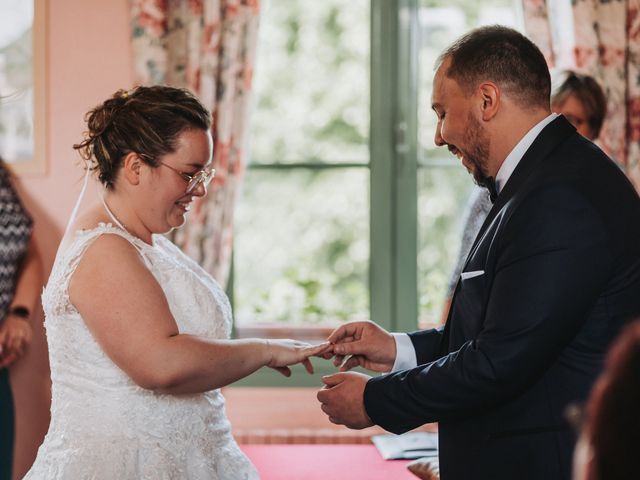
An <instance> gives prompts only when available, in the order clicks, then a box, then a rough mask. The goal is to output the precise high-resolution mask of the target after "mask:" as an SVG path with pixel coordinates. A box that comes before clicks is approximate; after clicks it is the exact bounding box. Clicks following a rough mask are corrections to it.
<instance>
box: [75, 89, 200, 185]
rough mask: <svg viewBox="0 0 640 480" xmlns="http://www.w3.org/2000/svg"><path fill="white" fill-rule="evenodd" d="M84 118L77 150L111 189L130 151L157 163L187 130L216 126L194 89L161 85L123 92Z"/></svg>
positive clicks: (171, 151)
mask: <svg viewBox="0 0 640 480" xmlns="http://www.w3.org/2000/svg"><path fill="white" fill-rule="evenodd" d="M85 121H86V122H87V127H88V131H86V132H85V133H84V137H85V138H84V141H82V142H81V143H79V144H76V145H74V146H73V148H74V149H76V150H78V151H79V153H80V155H81V156H82V158H84V159H85V160H86V162H87V168H89V169H90V170H91V171H94V172H95V171H97V172H98V179H99V180H100V182H101V183H102V184H103V185H104V186H105V187H106V188H109V189H111V188H113V184H114V181H115V179H116V175H117V173H118V170H119V169H120V166H121V165H122V160H123V159H124V157H125V156H126V155H127V154H129V153H131V152H135V153H138V154H140V158H141V160H142V161H143V162H145V163H146V164H147V165H150V166H152V167H158V166H159V159H160V157H162V156H163V155H166V154H168V153H173V152H174V151H175V149H176V147H177V141H178V137H179V136H180V134H181V133H182V132H183V131H185V130H190V129H194V128H195V129H202V130H209V128H210V127H211V115H210V114H209V112H208V111H207V109H206V108H205V107H204V105H202V103H201V102H200V101H199V100H198V99H197V98H196V97H195V96H194V95H193V94H192V93H191V92H189V91H188V90H185V89H182V88H174V87H166V86H160V85H156V86H152V87H136V88H134V89H133V90H129V91H126V90H118V91H117V92H116V93H115V94H114V95H113V96H112V97H111V98H109V99H108V100H106V101H105V102H104V103H102V104H101V105H98V106H97V107H95V108H94V109H93V110H90V111H89V112H88V113H87V114H86V115H85Z"/></svg>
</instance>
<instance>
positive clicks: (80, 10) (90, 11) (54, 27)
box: [11, 0, 133, 478]
mask: <svg viewBox="0 0 640 480" xmlns="http://www.w3.org/2000/svg"><path fill="white" fill-rule="evenodd" d="M46 3H47V4H48V11H47V22H46V23H47V42H46V43H47V82H46V83H47V92H46V95H47V100H46V102H47V105H46V108H47V146H46V157H47V158H46V163H47V173H46V174H45V175H33V176H27V177H24V178H22V179H21V185H20V189H21V194H22V198H23V200H24V202H25V204H26V205H27V208H28V209H29V211H30V212H31V214H32V215H33V216H34V218H35V225H36V226H35V234H36V237H37V240H38V245H39V247H40V251H41V254H42V256H43V259H44V267H45V274H46V275H47V276H48V274H49V271H50V269H51V265H52V263H53V259H54V256H55V252H56V249H57V246H58V242H59V241H60V238H61V236H62V232H63V230H64V227H65V224H66V220H67V218H68V216H69V214H70V212H71V209H72V208H73V204H74V202H75V200H76V197H77V196H78V193H79V191H80V187H81V184H82V175H83V171H82V169H81V168H80V166H79V163H78V161H79V156H78V155H77V154H76V152H75V151H74V150H73V149H72V145H73V144H74V143H77V142H78V141H80V140H81V138H82V131H83V129H84V122H83V116H84V114H85V112H86V111H87V110H89V109H90V108H91V107H93V106H95V105H96V104H97V103H98V102H100V101H102V100H104V99H105V98H107V97H108V96H109V95H111V94H112V93H113V92H115V91H116V90H118V89H119V88H128V87H130V86H131V85H132V81H133V80H132V79H133V76H132V74H131V68H130V64H131V49H130V44H129V19H128V2H127V0H55V1H54V0H51V1H46ZM95 199H96V188H95V187H93V188H92V189H90V190H89V191H88V192H87V194H86V195H85V201H84V203H85V204H87V203H92V202H94V201H95ZM38 330H39V331H38V332H37V333H38V335H36V338H35V339H34V344H33V346H32V348H31V350H30V352H29V355H28V356H27V357H26V358H24V359H23V360H21V362H20V363H19V364H17V365H16V366H15V367H14V368H12V371H11V380H12V384H13V386H14V396H15V402H16V409H17V419H16V422H17V424H16V428H17V438H16V443H17V445H16V456H15V458H16V464H15V469H14V470H15V475H16V478H22V475H23V474H24V473H25V471H26V469H28V467H29V466H30V464H31V462H32V461H33V458H34V455H35V452H36V450H37V447H38V445H39V444H40V442H41V438H42V436H43V435H44V433H45V432H46V429H47V427H48V410H49V401H48V398H47V397H48V395H47V393H48V378H49V374H48V366H47V354H46V342H45V339H44V332H43V330H42V329H38Z"/></svg>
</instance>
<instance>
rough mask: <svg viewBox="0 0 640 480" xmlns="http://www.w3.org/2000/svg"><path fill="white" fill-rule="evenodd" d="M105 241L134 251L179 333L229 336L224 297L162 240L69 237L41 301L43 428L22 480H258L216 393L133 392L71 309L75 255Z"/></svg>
mask: <svg viewBox="0 0 640 480" xmlns="http://www.w3.org/2000/svg"><path fill="white" fill-rule="evenodd" d="M105 234H114V235H120V236H122V237H124V238H125V239H127V240H128V241H129V242H131V243H132V244H133V245H134V246H135V247H136V249H137V250H138V251H139V252H140V255H141V256H142V258H143V259H144V261H145V263H146V264H147V266H148V268H149V269H150V271H151V272H152V273H153V275H154V277H155V278H156V280H157V281H158V283H159V284H160V285H161V287H162V289H163V290H164V293H165V295H166V297H167V300H168V302H169V306H170V308H171V312H172V313H173V316H174V318H175V320H176V322H177V324H178V327H179V329H180V332H181V333H188V334H192V335H198V336H200V337H203V338H208V339H221V338H228V337H229V334H230V329H231V326H230V324H231V309H230V306H229V301H228V300H227V297H226V295H225V294H224V292H223V291H222V289H221V288H220V286H219V285H218V284H217V283H216V282H215V281H214V280H213V278H212V277H211V276H210V275H209V274H207V273H206V272H205V271H204V270H203V269H202V268H200V266H199V265H197V264H196V263H195V262H194V261H193V260H191V259H190V258H188V257H187V256H186V255H185V254H184V253H182V252H181V251H180V250H179V249H178V248H177V247H176V246H175V245H173V243H171V242H170V241H169V240H168V239H166V238H164V237H162V236H160V235H154V237H153V246H151V245H148V244H146V243H144V242H142V241H141V240H140V239H138V238H136V237H133V236H131V235H130V234H129V233H127V232H126V231H124V230H123V229H121V228H118V227H115V226H112V224H100V225H99V226H98V227H96V228H94V229H92V230H86V231H79V232H77V233H76V236H75V238H74V240H73V242H72V243H71V244H70V246H69V247H68V248H67V249H66V251H65V252H63V253H59V254H58V258H56V262H55V264H54V267H53V270H52V272H51V276H50V278H49V282H48V284H47V287H46V288H45V290H44V292H43V295H42V301H43V306H44V311H45V315H46V319H45V326H46V330H47V339H48V344H49V359H50V363H51V379H52V382H53V386H52V390H53V391H52V394H53V399H52V404H51V425H50V426H49V432H48V433H47V436H46V437H45V440H44V443H43V444H42V445H41V446H40V449H39V450H38V456H37V459H36V461H35V463H34V465H33V467H32V468H31V470H30V471H29V473H28V474H27V475H26V477H25V480H56V479H65V480H67V479H68V480H82V479H93V480H98V479H104V480H107V479H108V480H128V479H131V480H133V479H136V480H137V479H154V480H156V479H172V480H173V479H225V480H226V479H229V480H241V479H257V478H258V474H257V472H256V470H255V468H254V466H253V465H252V464H251V462H250V461H249V460H248V459H247V457H246V456H245V455H244V454H243V453H242V452H241V451H240V449H239V448H238V446H237V444H236V442H235V441H234V439H233V437H232V436H231V431H230V425H229V421H228V420H227V418H226V414H225V407H224V398H223V396H222V395H221V393H220V391H219V390H213V391H210V392H206V393H202V394H189V395H165V394H157V393H154V392H152V391H150V390H145V389H143V388H141V387H139V386H137V385H136V384H135V383H134V382H133V381H132V380H131V379H130V378H129V377H128V376H127V374H126V373H125V372H124V371H122V370H121V369H120V368H118V367H117V366H116V365H115V364H114V363H113V362H112V361H111V360H110V359H109V357H107V355H106V354H105V353H104V351H103V350H102V349H101V348H100V346H99V345H98V343H97V342H96V341H95V339H94V338H93V336H92V335H91V333H90V332H89V330H88V329H87V326H86V325H85V323H84V321H83V320H82V318H81V316H80V314H79V313H78V311H77V310H76V309H75V307H74V306H73V305H72V304H71V302H70V301H69V294H68V285H69V279H70V278H71V276H72V275H73V272H74V270H75V269H76V267H77V265H78V263H79V261H80V259H81V257H82V254H83V253H84V251H85V250H86V248H87V247H88V246H89V245H90V244H91V243H92V242H93V241H94V240H95V239H96V238H98V237H99V236H100V235H105ZM122 281H123V282H125V283H126V282H127V279H126V278H123V279H122ZM131 287H132V288H135V285H132V286H131ZM122 341H123V342H126V341H127V339H126V338H123V339H122Z"/></svg>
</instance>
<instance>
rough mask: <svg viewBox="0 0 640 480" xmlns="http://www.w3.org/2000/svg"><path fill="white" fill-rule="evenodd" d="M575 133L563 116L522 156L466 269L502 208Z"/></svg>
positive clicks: (480, 235)
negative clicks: (547, 158) (539, 166)
mask: <svg viewBox="0 0 640 480" xmlns="http://www.w3.org/2000/svg"><path fill="white" fill-rule="evenodd" d="M575 131H576V129H575V128H574V127H573V125H571V124H570V123H569V122H568V121H567V120H566V119H565V118H564V117H563V116H562V115H560V116H559V117H558V118H556V119H555V120H553V121H552V122H551V123H549V125H547V126H546V127H544V129H543V130H542V132H540V135H538V137H537V138H536V139H535V140H534V142H533V143H532V144H531V146H530V147H529V149H528V150H527V151H526V152H525V154H524V155H523V156H522V159H521V160H520V162H519V163H518V165H517V166H516V168H515V170H514V171H513V173H512V174H511V177H509V180H507V183H506V184H505V185H504V187H503V188H502V191H501V192H500V194H499V195H498V198H497V199H496V202H495V203H494V204H493V207H492V208H491V210H490V211H489V214H488V215H487V218H486V219H485V221H484V223H483V224H482V226H481V227H480V231H479V232H478V235H476V238H475V240H474V241H473V245H472V247H471V250H469V255H468V256H467V260H466V261H465V267H466V264H467V263H468V261H469V258H471V256H472V254H473V252H474V251H475V249H476V247H477V245H478V243H479V241H480V239H481V238H482V235H483V234H484V232H485V231H486V229H487V228H488V226H489V225H491V222H493V220H494V219H495V218H496V215H498V213H499V212H500V210H502V207H504V206H505V205H506V204H507V202H508V201H509V200H510V199H511V198H512V197H513V196H514V195H515V194H516V192H517V191H518V190H520V187H521V186H522V185H523V184H524V183H525V182H526V181H527V179H528V178H529V177H530V176H531V173H532V172H533V170H535V168H536V167H537V166H538V165H540V163H541V162H542V161H543V160H544V159H545V158H546V157H548V156H549V154H550V153H551V152H553V150H555V148H556V147H557V146H558V145H559V144H560V143H562V142H563V141H564V140H565V139H566V138H567V137H568V136H569V135H571V134H573V133H575Z"/></svg>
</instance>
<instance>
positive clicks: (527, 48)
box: [436, 25, 551, 108]
mask: <svg viewBox="0 0 640 480" xmlns="http://www.w3.org/2000/svg"><path fill="white" fill-rule="evenodd" d="M446 59H450V60H451V64H450V65H449V69H448V70H447V72H446V75H447V77H449V78H452V79H454V80H455V81H456V82H457V83H458V85H460V88H461V89H462V91H463V92H465V94H470V93H471V92H472V91H473V90H474V89H475V88H476V87H477V86H478V85H479V84H480V83H481V82H482V81H485V80H491V81H493V82H495V83H496V84H497V85H498V86H499V87H501V88H502V89H503V90H504V91H505V92H506V93H507V94H508V95H509V96H510V97H511V98H513V99H514V101H516V102H517V103H518V104H519V105H520V106H522V107H523V108H530V107H532V106H537V107H543V108H549V95H550V92H551V77H550V75H549V68H548V67H547V63H546V61H545V59H544V55H542V52H541V51H540V49H538V47H536V45H535V44H534V43H533V42H532V41H531V40H529V39H528V38H527V37H525V36H524V35H522V34H521V33H520V32H518V31H516V30H513V29H512V28H508V27H504V26H502V25H490V26H485V27H480V28H476V29H475V30H472V31H470V32H469V33H467V34H466V35H463V36H462V37H460V38H459V39H458V40H456V41H455V42H454V43H453V44H452V45H451V46H450V47H449V48H447V49H446V50H445V51H444V52H443V53H442V54H441V55H440V56H439V57H438V61H437V63H436V65H441V64H442V63H443V62H444V61H445V60H446Z"/></svg>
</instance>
